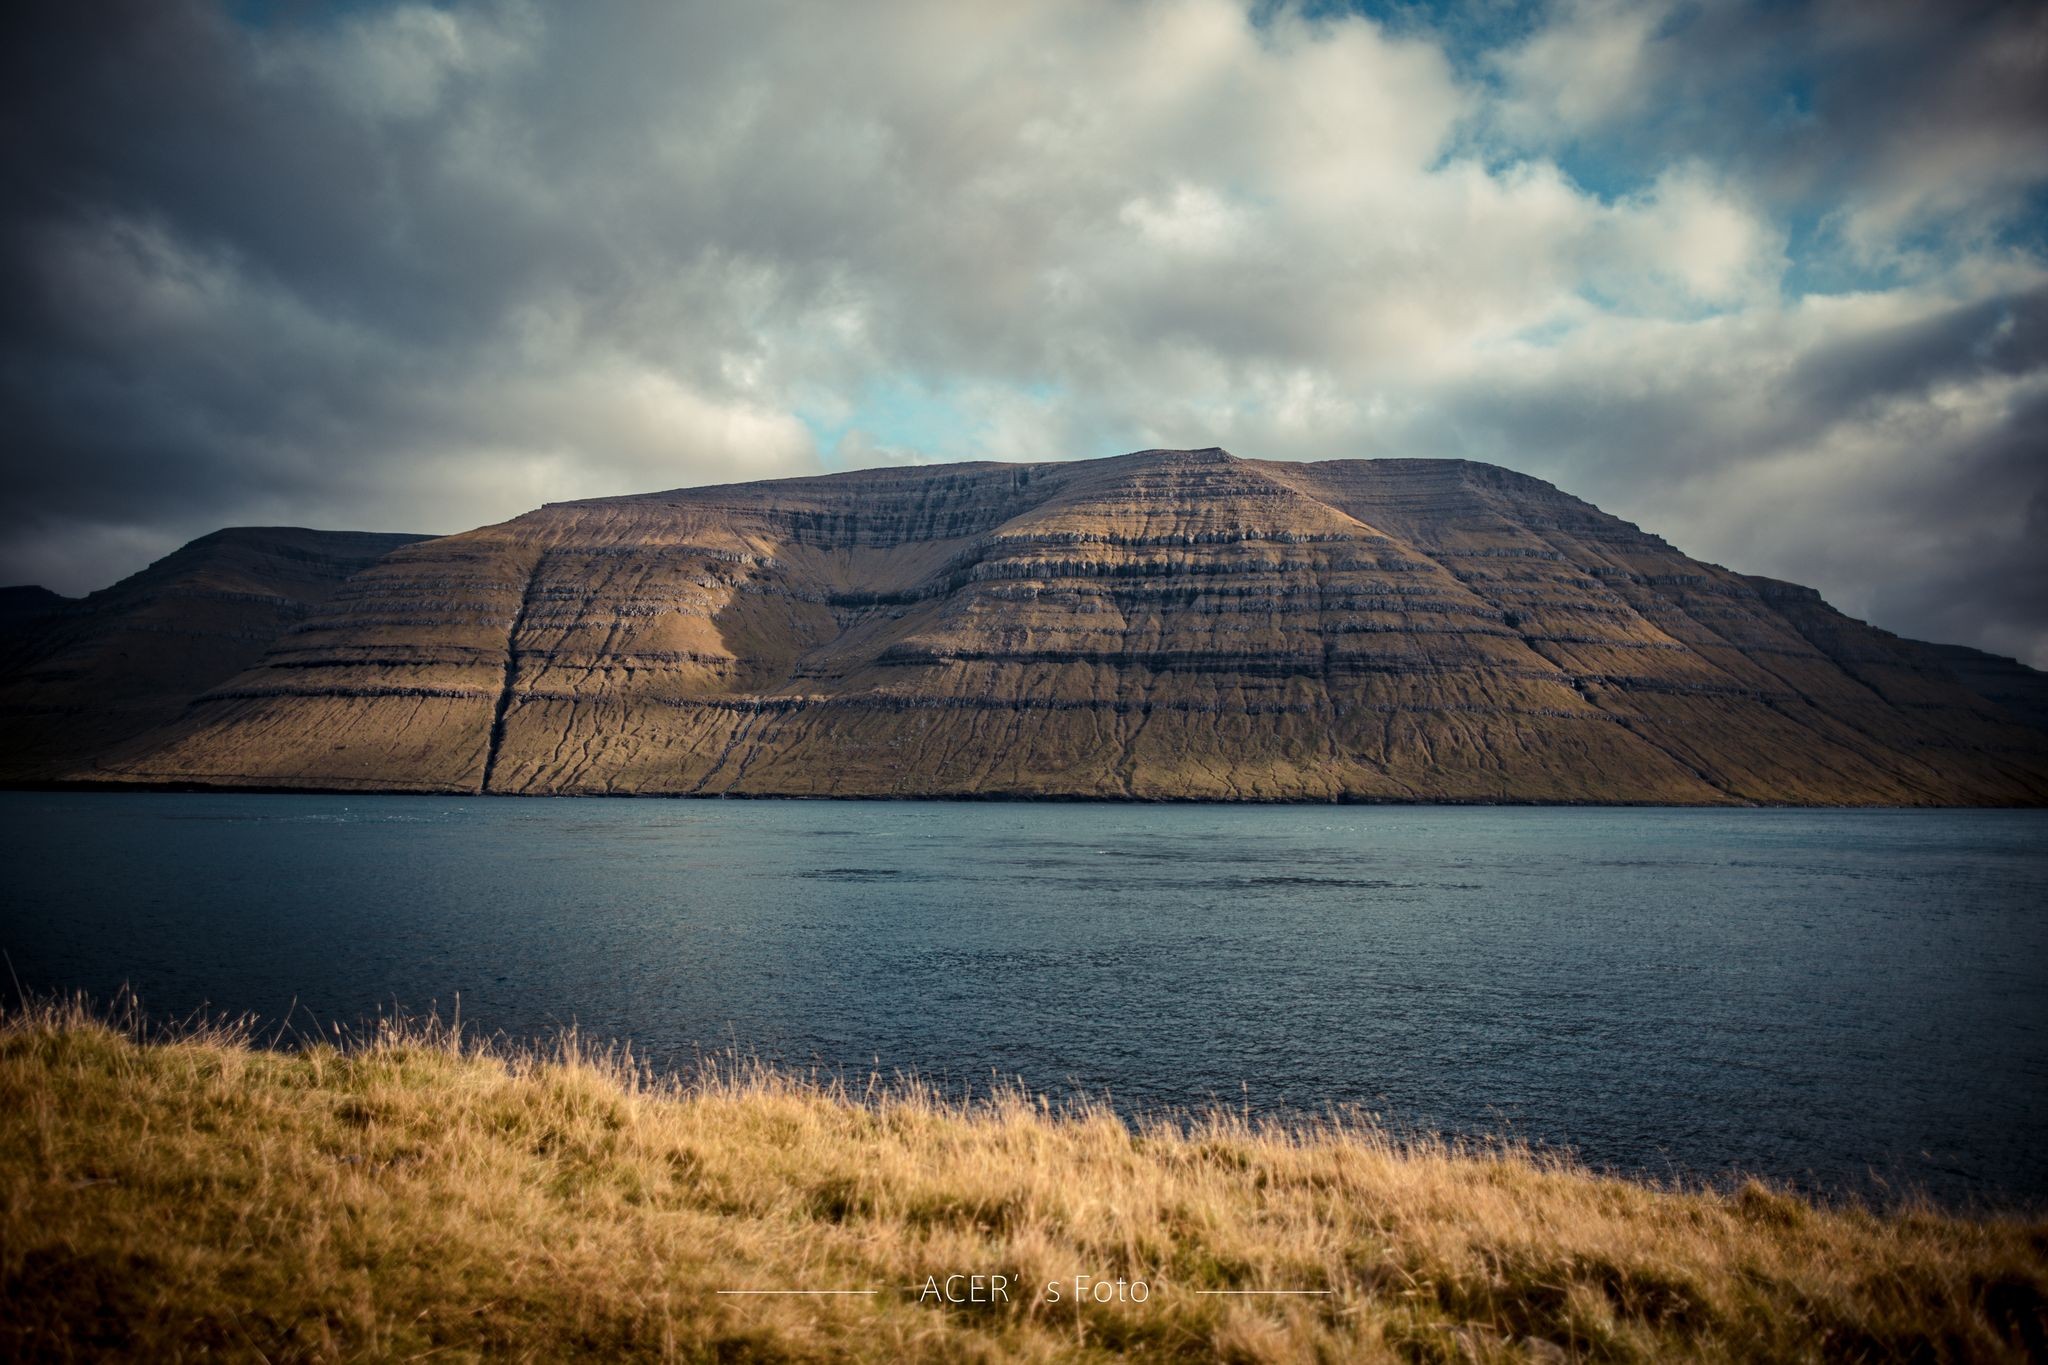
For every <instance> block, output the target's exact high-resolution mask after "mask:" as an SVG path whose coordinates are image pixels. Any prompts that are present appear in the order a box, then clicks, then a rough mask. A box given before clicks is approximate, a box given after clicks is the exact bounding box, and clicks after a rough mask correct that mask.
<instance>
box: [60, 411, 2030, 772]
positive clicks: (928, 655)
mask: <svg viewBox="0 0 2048 1365" xmlns="http://www.w3.org/2000/svg"><path fill="white" fill-rule="evenodd" d="M1943 648H1944V647H1940V646H1930V645H1922V644H1919V643H1918V642H1912V641H1904V640H1901V639H1899V637H1896V636H1892V635H1889V634H1888V633H1886V632H1882V631H1877V630H1874V629H1873V628H1871V627H1868V626H1866V625H1864V624H1863V623H1861V622H1855V621H1852V620H1851V619H1850V618H1848V617H1845V616H1842V615H1841V614H1840V613H1838V612H1835V611H1834V610H1833V609H1832V608H1831V607H1828V606H1827V604H1826V603H1825V602H1824V601H1822V600H1821V598H1820V596H1819V594H1818V593H1816V592H1814V591H1813V590H1812V589H1809V588H1803V587H1800V586H1799V585H1793V584H1784V583H1780V582H1778V581H1777V580H1772V579H1767V578H1762V577H1751V576H1745V575H1742V574H1738V573H1735V572H1734V571H1732V570H1729V569H1726V568H1723V567H1722V566H1719V565H1713V564H1706V563H1703V562H1701V561H1697V560H1693V559H1690V558H1688V557H1686V556H1684V555H1682V554H1681V553H1679V552H1678V551H1677V550H1676V549H1674V548H1673V547H1672V546H1671V545H1670V544H1669V543H1668V542H1667V541H1665V540H1663V539H1662V538H1661V537H1659V536H1656V535H1654V534H1652V533H1649V532H1646V531H1643V530H1642V529H1641V528H1639V527H1637V526H1635V525H1634V524H1632V523H1629V522H1626V521H1623V520H1621V519H1620V518H1617V517H1613V516H1611V515H1609V514H1607V513H1605V512H1602V511H1600V509H1598V508H1597V507H1594V506H1593V505H1592V504H1590V503H1587V502H1585V501H1583V500H1581V499H1578V498H1576V497H1573V496H1572V495H1571V494H1569V493H1566V492H1563V491H1562V490H1560V489H1558V488H1556V487H1555V486H1554V485H1552V484H1549V483H1547V482H1545V481H1543V480H1540V479H1536V478H1534V477H1532V476H1529V475H1524V474H1519V473H1516V472H1515V471H1511V470H1506V469H1502V468H1499V467H1497V466H1492V465H1485V464H1479V463H1476V462H1469V461H1445V460H1375V461H1344V460H1333V461H1322V462H1314V463H1298V464H1297V463H1290V462H1279V461H1257V460H1245V459H1240V458H1239V457H1236V456H1234V455H1231V454H1230V453H1229V452H1227V451H1223V450H1221V449H1217V448H1208V449H1202V450H1188V451H1175V450H1151V451H1139V452H1134V453H1132V454H1129V455H1124V456H1117V457H1112V458H1109V459H1103V460H1089V461H1073V462H1065V463H1047V464H998V463H992V462H979V463H974V464H966V465H932V466H909V467H902V466H898V467H885V468H881V469H872V470H860V471H849V472H845V473H839V474H827V475H819V476H813V477H809V478H804V479H793V480H773V481H761V482H753V483H740V484H727V485H721V486H716V487H708V488H684V489H671V490H665V491H661V492H654V493H642V494H632V495H627V496H624V497H617V498H602V499H586V500H579V501H575V502H565V503H553V504H548V505H546V506H543V507H540V508H536V509H535V510H533V511H531V512H528V513H524V514H522V515H521V516H519V517H515V518H512V519H511V520H509V521H506V522H502V523H499V524H497V525H494V526H487V527H480V528H477V529H476V530H474V531H469V532H464V533H461V534H459V535H455V536H448V537H441V538H438V539H433V540H422V541H417V542H412V543H408V544H405V545H402V546H399V547H396V548H394V549H393V550H392V551H391V552H390V553H388V554H386V555H384V556H382V557H381V558H378V559H376V560H375V561H374V562H373V563H370V564H368V565H367V566H366V567H364V568H363V569H362V571H361V572H359V573H357V574H355V575H354V576H353V577H351V578H349V579H348V580H347V581H346V583H344V584H342V585H339V586H338V587H337V588H336V590H335V591H334V592H333V593H332V595H331V596H330V597H329V598H327V599H326V600H325V601H324V604H323V605H321V606H320V607H319V609H318V610H316V611H314V612H312V613H311V614H309V615H307V616H306V617H305V618H304V619H301V620H298V621H295V622H293V623H291V624H290V625H289V626H288V627H287V628H285V629H284V630H283V632H282V633H281V634H280V635H279V636H278V638H277V639H276V640H275V641H274V642H273V644H272V647H271V648H270V650H269V651H268V652H267V653H265V654H264V656H263V657H262V658H261V659H260V660H258V661H256V662H255V663H254V664H253V665H252V666H250V667H248V668H246V669H244V670H243V671H241V672H239V673H237V674H236V675H235V676H233V677H232V678H227V679H224V680H220V681H218V682H216V683H215V684H214V685H212V686H211V687H210V688H209V689H208V690H206V691H205V692H204V693H203V694H202V695H200V696H198V697H196V698H195V699H194V700H193V701H192V703H191V705H190V706H188V707H187V708H185V710H184V711H183V713H182V714H181V715H180V716H179V717H178V718H177V719H176V720H175V721H174V722H172V723H170V724H168V725H166V726H163V727H160V728H158V729H156V730H154V731H152V732H151V733H149V734H148V735H146V736H142V737H139V738H136V739H133V740H131V741H127V742H123V743H121V744H117V745H113V746H110V747H109V748H107V749H104V750H102V751H100V752H98V753H96V754H94V755H93V756H92V757H91V758H89V759H88V760H87V761H84V762H81V763H78V764H76V765H74V766H72V767H71V768H69V769H67V770H66V771H65V772H64V773H63V774H62V776H63V777H64V778H66V779H69V780H76V781H92V782H112V783H145V784H173V785H199V786H208V785H212V786H238V787H285V788H298V787H305V788H311V787H318V788H322V789H331V790H414V791H446V792H492V793H498V792H504V793H516V794H605V793H616V794H629V793H647V794H673V795H777V796H820V795H840V796H946V797H960V796H1017V797H1080V798H1091V797H1092V798H1109V799H1252V800H1409V801H1414V800H1426V801H1534V802H1623V803H1657V804H1664V803H1671V804H1754V803H1776V802H1784V803H1818V804H2038V803H2042V802H2044V801H2048V735H2044V734H2043V732H2042V731H2040V730H2039V729H2037V728H2035V727H2034V726H2033V725H2031V724H2029V723H2027V720H2026V719H2025V718H2024V717H2023V715H2022V714H2020V711H2023V710H2024V706H2025V700H2026V698H2027V697H2029V696H2031V695H2032V693H2031V692H2030V691H2029V684H2028V681H2027V675H2030V674H2032V670H2025V669H2024V668H2023V666H2021V665H2018V664H2012V665H2011V669H2017V670H2021V671H2020V672H2018V673H2013V672H2011V670H2005V671H2002V672H2001V671H2000V670H1999V669H1997V668H1996V667H1994V666H1992V665H1971V666H1972V667H1974V668H1976V669H1977V672H1979V673H1981V674H1983V676H1984V677H1985V678H1987V679H1992V680H1993V681H1994V682H1995V684H1996V685H1997V686H1999V687H2002V688H2003V689H2004V690H2005V691H2006V692H2007V693H2009V694H2011V695H2012V696H2013V697H2014V698H2016V699H2018V701H2019V702H2020V703H2021V706H2020V711H2015V710H2014V709H2012V708H2011V707H2009V706H2007V705H2003V704H2000V703H1997V702H1994V701H1991V700H1987V699H1986V698H1985V697H1983V696H1980V695H1979V694H1978V693H1977V692H1975V691H1972V690H1971V688H1970V687H1969V686H1966V685H1965V684H1964V682H1963V681H1962V680H1961V678H1960V677H1959V675H1958V674H1957V672H1956V666H1957V663H1958V660H1959V659H1960V656H1945V655H1944V654H1943V653H1942V650H1943ZM1984 657H1985V658H1994V657H1995V656H1984ZM2007 662H2009V661H2007ZM2034 676H2038V675H2034Z"/></svg>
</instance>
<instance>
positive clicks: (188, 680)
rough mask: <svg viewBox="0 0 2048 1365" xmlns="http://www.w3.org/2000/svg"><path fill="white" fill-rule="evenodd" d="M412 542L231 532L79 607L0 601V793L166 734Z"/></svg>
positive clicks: (21, 598)
mask: <svg viewBox="0 0 2048 1365" xmlns="http://www.w3.org/2000/svg"><path fill="white" fill-rule="evenodd" d="M420 539H422V537H420V536H406V535H371V534H366V533H363V532H358V531H307V530H302V529H299V528H297V527H277V526H272V527H257V526H245V527H235V528H232V529H229V530H225V531H216V532H214V533H213V534H212V535H210V536H203V537H201V538H200V539H198V540H195V541H193V542H192V543H191V544H189V545H187V546H185V547H184V548H182V549H180V550H177V551H175V552H174V553H172V554H169V555H166V556H165V557H164V558H162V559H160V560H158V561H157V562H156V563H154V564H152V565H150V566H149V567H148V568H146V569H144V570H143V571H142V572H141V573H138V574H135V575H133V576H131V577H129V578H125V579H123V580H122V581H121V582H119V583H116V584H115V585H114V586H113V587H111V588H107V589H105V590H103V591H100V592H96V593H94V594H92V595H91V596H90V597H85V598H79V599H72V598H65V597H59V596H58V595H57V594H55V593H53V592H49V591H47V590H45V589H42V588H7V589H0V780H5V781H14V782H21V781H35V780H47V779H51V778H58V777H62V776H64V775H66V774H67V773H69V772H71V771H72V770H73V769H75V768H77V767H78V766H79V765H81V764H83V763H86V762H88V761H89V760H90V759H91V758H92V756H94V755H95V754H98V753H101V752H103V751H105V750H106V749H107V748H109V747H110V746H113V745H116V744H119V743H121V742H123V741H126V740H129V739H132V738H133V737H135V736H137V735H140V734H143V733H145V732H147V731H150V730H153V729H156V728H157V727H159V726H162V725H165V724H168V723H170V722H172V721H175V720H177V719H178V718H179V717H180V716H181V715H183V714H184V712H185V707H186V705H187V704H188V703H189V702H191V701H192V699H193V698H195V697H197V696H199V695H200V694H202V693H203V692H205V691H206V690H207V689H208V688H211V687H213V686H215V685H217V684H219V683H222V682H225V681H226V680H227V679H229V678H232V677H234V676H235V675H236V674H237V673H240V672H241V671H242V670H244V669H246V668H248V667H250V666H251V665H253V664H255V663H256V662H257V661H259V660H260V659H262V657H263V654H264V651H265V650H266V649H268V648H269V646H270V644H271V642H272V641H274V640H276V639H277V638H278V636H279V634H280V633H281V632H283V631H284V630H286V629H288V628H289V627H291V626H292V625H295V624H297V623H298V622H300V621H303V620H305V619H306V617H307V616H308V615H309V614H311V612H312V611H313V609H314V608H315V607H317V606H319V605H320V604H321V603H323V602H325V601H326V600H327V597H328V595H329V594H330V593H332V592H333V591H334V590H335V589H336V588H337V587H339V586H341V584H342V583H343V582H344V581H346V580H347V579H348V578H349V577H350V576H351V575H353V574H355V573H356V572H358V571H359V570H361V569H364V568H367V567H368V566H370V565H371V564H374V563H376V562H377V561H378V560H379V559H381V558H383V557H384V556H385V555H387V554H389V553H390V552H391V551H392V550H395V549H397V548H398V547H399V546H401V545H409V544H411V543H413V542H415V541H417V540H420Z"/></svg>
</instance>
